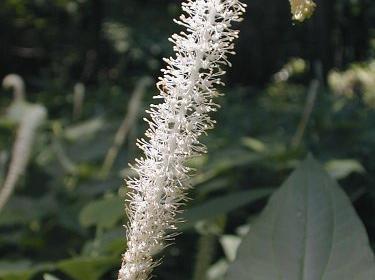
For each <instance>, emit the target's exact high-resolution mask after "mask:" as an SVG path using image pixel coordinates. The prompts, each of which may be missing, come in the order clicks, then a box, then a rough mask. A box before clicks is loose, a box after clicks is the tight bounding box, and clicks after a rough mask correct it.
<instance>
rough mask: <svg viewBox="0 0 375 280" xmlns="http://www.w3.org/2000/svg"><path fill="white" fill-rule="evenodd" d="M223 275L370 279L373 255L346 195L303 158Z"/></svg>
mask: <svg viewBox="0 0 375 280" xmlns="http://www.w3.org/2000/svg"><path fill="white" fill-rule="evenodd" d="M227 279H228V280H234V279H235V280H245V279H246V280H270V279H288V280H302V279H303V280H313V279H323V280H354V279H355V280H373V279H375V263H374V255H373V253H372V252H371V249H370V246H369V240H368V238H367V235H366V231H365V229H364V227H363V224H362V222H361V221H360V219H359V218H358V216H357V214H356V213H355V211H354V209H353V207H352V206H351V203H350V201H349V199H348V197H347V196H346V195H345V193H344V192H343V191H342V190H341V189H340V187H339V186H338V185H337V184H336V182H334V181H333V180H332V179H331V178H330V177H329V176H328V175H327V173H326V172H325V171H324V170H323V169H322V167H321V166H320V165H319V164H318V163H317V162H316V161H315V160H314V159H312V158H308V159H307V160H306V161H305V162H303V163H302V164H301V165H300V167H299V168H298V169H297V170H296V171H295V172H294V173H293V174H292V175H291V177H290V178H289V179H288V180H287V181H286V182H285V183H284V184H283V185H282V187H281V188H280V189H279V190H278V191H277V192H276V193H275V194H274V195H273V196H272V197H271V199H270V201H269V203H268V205H267V207H266V209H265V210H264V211H263V213H262V214H261V216H260V217H259V219H258V220H257V221H256V222H255V223H254V224H253V225H252V227H251V229H250V232H249V234H248V235H247V236H246V237H245V239H244V240H243V242H242V244H241V245H240V248H239V252H238V256H237V260H236V261H235V262H234V263H233V265H231V267H230V269H229V273H228V277H227Z"/></svg>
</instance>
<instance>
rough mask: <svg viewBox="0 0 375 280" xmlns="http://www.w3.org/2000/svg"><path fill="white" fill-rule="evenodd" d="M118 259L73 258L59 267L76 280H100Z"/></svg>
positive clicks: (61, 263)
mask: <svg viewBox="0 0 375 280" xmlns="http://www.w3.org/2000/svg"><path fill="white" fill-rule="evenodd" d="M116 261H118V260H117V258H108V257H97V258H83V257H78V258H73V259H69V260H64V261H61V262H59V263H58V264H57V267H58V268H59V269H60V270H61V271H62V272H64V273H66V274H67V275H69V276H70V277H72V278H73V279H75V280H88V279H90V280H98V279H100V277H101V276H102V275H103V274H104V273H105V272H106V271H107V270H109V269H110V268H111V267H112V266H113V264H115V263H116Z"/></svg>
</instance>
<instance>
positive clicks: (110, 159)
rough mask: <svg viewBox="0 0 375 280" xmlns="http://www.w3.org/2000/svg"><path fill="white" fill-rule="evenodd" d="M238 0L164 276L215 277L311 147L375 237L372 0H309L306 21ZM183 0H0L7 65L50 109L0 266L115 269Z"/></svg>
mask: <svg viewBox="0 0 375 280" xmlns="http://www.w3.org/2000/svg"><path fill="white" fill-rule="evenodd" d="M247 2H248V3H247V4H248V13H247V16H246V20H245V21H244V22H243V23H241V37H240V39H239V41H238V44H237V55H236V56H235V57H233V59H232V61H233V67H232V69H230V71H229V73H228V76H227V77H226V78H225V79H226V82H227V84H228V86H227V87H226V88H224V89H222V92H223V93H225V96H224V97H223V98H221V99H220V100H218V102H219V103H220V105H222V109H221V110H220V112H219V113H217V114H215V118H216V119H217V120H218V125H217V127H216V129H215V130H214V131H212V132H210V133H209V135H208V136H207V137H205V138H204V139H203V141H204V142H205V143H206V144H207V146H208V148H209V154H208V155H205V156H202V157H201V158H199V159H194V160H192V161H191V162H190V163H189V164H191V166H193V167H195V168H196V169H197V171H196V173H197V174H196V176H195V177H194V178H193V179H192V184H193V185H194V186H195V189H194V190H193V191H192V193H191V197H192V198H194V200H192V201H191V202H189V205H187V208H188V210H187V211H186V212H185V213H184V214H183V218H184V219H185V220H186V223H184V224H181V226H180V228H181V231H182V232H183V234H182V235H180V236H178V237H177V238H176V241H175V243H174V244H173V245H172V246H169V247H168V248H167V249H166V250H165V251H164V253H163V255H164V262H163V264H162V265H161V266H160V267H158V268H157V270H156V271H155V274H156V275H157V276H158V277H159V278H158V279H176V278H178V279H222V277H223V274H224V273H225V271H226V267H227V263H228V262H229V261H231V260H233V255H234V254H235V250H236V248H237V245H238V243H239V241H240V240H241V236H242V235H243V233H244V232H246V231H247V229H248V224H249V222H251V221H252V219H253V218H254V217H256V215H257V214H258V213H259V211H261V210H262V209H263V206H264V204H265V202H266V198H267V197H268V196H269V195H270V194H271V193H272V191H273V190H274V189H275V188H276V187H278V186H279V185H280V183H281V182H282V181H283V180H284V179H285V178H286V177H287V175H288V174H290V172H291V170H292V169H293V168H294V167H295V166H296V164H297V163H298V161H299V160H301V159H302V158H304V157H305V155H306V154H307V153H308V152H309V151H310V152H312V153H313V154H314V155H315V156H316V157H317V158H318V159H319V160H320V161H321V162H322V163H324V164H325V166H326V169H327V170H328V171H329V172H330V173H331V175H332V176H334V177H335V178H336V179H338V180H339V182H340V184H341V185H342V186H343V188H344V190H345V191H346V192H347V193H348V195H349V196H350V198H351V200H352V202H353V204H354V207H355V208H356V210H357V211H358V213H359V215H360V217H361V219H362V220H363V222H364V224H365V227H366V229H367V231H368V234H369V237H370V241H371V244H372V246H373V248H374V247H375V222H374V219H373V217H374V216H375V206H374V205H375V163H374V160H373V159H374V158H375V111H374V108H375V2H374V1H372V0H324V1H323V0H317V1H316V3H317V10H316V13H315V15H314V16H313V17H312V18H311V19H310V20H308V21H307V22H305V23H302V24H301V23H295V22H293V21H292V20H291V16H290V10H289V3H288V1H287V0H284V1H276V0H253V1H247ZM179 13H180V10H179V3H178V2H177V1H171V0H170V1H168V0H159V1H146V0H106V1H104V0H55V1H47V0H2V1H1V2H0V19H1V24H0V40H1V41H0V65H1V67H0V78H3V77H5V76H6V74H9V73H17V74H19V75H21V76H22V77H23V78H24V79H25V82H26V87H27V99H28V101H29V102H31V103H35V104H39V105H42V106H44V107H45V108H46V109H47V111H48V120H46V121H45V122H44V124H43V125H42V127H41V128H40V129H39V130H38V132H37V134H36V136H35V141H34V143H33V145H32V153H31V159H30V161H29V164H28V166H27V168H26V170H25V172H24V175H23V176H22V178H21V179H20V180H19V181H18V183H17V186H16V191H15V193H14V194H13V196H12V197H11V199H10V200H9V202H8V204H7V205H6V207H5V208H4V209H3V210H2V211H1V213H0V256H1V261H0V279H4V280H27V279H44V280H54V279H60V280H65V279H75V280H87V279H90V280H96V279H115V277H116V273H117V270H118V267H119V265H120V254H121V253H122V252H123V251H124V250H125V248H126V244H125V241H124V229H123V227H122V224H124V223H126V220H125V217H124V213H123V202H122V201H123V200H124V195H126V189H125V188H124V182H123V178H124V177H126V176H128V175H131V171H130V170H129V168H128V167H127V166H128V163H131V162H132V160H133V159H134V157H135V156H137V155H138V153H139V152H138V150H137V148H136V145H135V139H136V138H137V137H139V136H141V135H142V134H143V132H144V130H145V127H146V126H145V124H144V122H143V121H142V118H143V117H144V116H145V113H144V110H145V109H146V108H147V107H148V105H149V104H150V103H151V102H152V95H153V94H154V93H155V90H156V89H155V87H153V86H150V83H148V82H147V83H145V80H147V77H149V78H150V77H151V78H152V79H153V80H156V77H157V76H158V75H160V70H159V69H160V68H161V67H162V66H163V64H162V57H164V56H169V55H171V54H172V48H171V45H170V43H169V42H168V40H167V38H168V36H169V35H170V34H171V33H172V32H176V31H178V30H179V29H178V27H177V26H176V25H174V24H172V19H173V18H175V17H177V16H178V15H179ZM137 98H138V99H139V100H141V101H142V102H136V101H134V100H136V99H137ZM131 100H133V102H134V103H131V104H130V106H129V103H130V102H131ZM11 102H12V96H11V94H9V91H6V90H2V92H1V94H0V114H1V119H0V120H1V121H0V182H2V181H3V180H4V177H5V174H6V173H7V169H8V166H9V162H10V158H11V156H12V145H13V143H14V141H15V139H16V137H17V133H16V132H17V127H18V126H17V121H16V119H14V118H9V117H7V112H8V108H9V106H10V104H11ZM119 129H120V130H119ZM118 130H119V131H118ZM116 133H117V137H116V139H117V140H116V141H115V144H113V141H114V139H115V135H116ZM111 147H112V149H111ZM108 151H111V152H108ZM207 270H208V274H207V275H208V276H204V274H203V271H207Z"/></svg>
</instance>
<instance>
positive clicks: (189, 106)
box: [118, 0, 246, 280]
mask: <svg viewBox="0 0 375 280" xmlns="http://www.w3.org/2000/svg"><path fill="white" fill-rule="evenodd" d="M245 7H246V5H245V4H243V3H241V2H239V1H238V0H195V1H193V0H187V1H185V2H184V3H182V9H183V11H184V14H183V15H182V16H181V17H180V18H179V20H176V23H178V24H180V25H182V26H184V27H186V30H187V31H186V32H181V33H180V34H174V35H172V37H171V38H170V41H171V42H173V43H174V48H173V49H174V51H175V57H173V58H172V57H171V58H167V59H165V62H166V63H167V67H166V69H163V70H162V73H163V74H164V76H163V77H162V78H160V81H159V83H158V84H157V86H158V89H159V91H160V93H159V95H157V96H155V98H158V99H162V101H163V102H162V103H160V104H156V105H151V108H150V110H149V111H148V113H149V114H150V120H146V121H147V122H148V123H149V129H148V130H147V131H146V134H145V135H146V137H147V138H148V140H145V139H140V140H138V146H139V147H140V148H141V149H142V150H143V152H144V157H141V158H139V159H137V160H136V165H135V166H134V167H133V169H134V170H135V171H136V172H137V173H138V175H139V177H138V178H132V179H128V180H127V186H128V188H129V189H130V196H129V205H128V208H127V210H128V217H129V224H128V227H127V247H128V248H127V251H126V252H125V254H124V255H123V262H122V267H121V269H120V272H119V276H118V279H119V280H146V279H149V278H150V274H151V272H152V269H153V268H154V267H155V265H157V262H155V260H154V258H153V256H154V255H155V254H156V253H158V252H159V251H160V250H161V249H162V248H163V247H164V246H165V242H166V240H168V239H171V238H172V237H173V236H172V235H171V234H169V233H168V232H170V231H171V230H174V229H175V223H176V214H177V213H178V212H179V207H180V205H181V204H182V203H183V202H184V201H185V200H186V191H187V189H189V187H190V186H189V183H188V181H189V180H188V179H189V171H190V169H189V168H188V167H186V165H185V162H186V160H187V159H189V158H191V157H193V156H196V155H199V154H201V153H205V152H206V148H205V146H204V145H203V144H201V143H200V142H199V140H198V138H199V136H200V135H202V134H204V133H205V132H206V130H208V129H211V128H213V126H214V124H215V121H214V120H212V119H211V117H210V116H209V113H210V112H213V111H216V109H217V108H218V105H216V104H215V103H214V101H213V99H214V97H216V96H218V95H219V94H218V92H217V91H216V89H215V86H217V85H220V84H223V83H222V81H221V78H220V77H221V76H222V75H223V74H225V71H224V70H222V66H225V65H228V66H230V63H229V61H228V55H229V54H234V51H233V49H234V44H233V41H234V39H235V38H237V37H238V33H239V32H238V31H237V30H233V29H232V24H233V23H234V22H239V21H241V20H242V15H243V13H244V12H245Z"/></svg>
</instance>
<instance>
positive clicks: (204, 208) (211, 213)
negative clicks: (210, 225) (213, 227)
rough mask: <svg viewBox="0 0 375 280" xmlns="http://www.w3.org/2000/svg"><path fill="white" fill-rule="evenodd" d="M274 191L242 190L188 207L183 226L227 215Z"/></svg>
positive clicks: (186, 226)
mask: <svg viewBox="0 0 375 280" xmlns="http://www.w3.org/2000/svg"><path fill="white" fill-rule="evenodd" d="M271 193H272V189H258V190H249V191H241V192H236V193H233V194H227V195H223V196H221V197H218V198H214V199H211V200H209V201H208V202H205V203H203V204H201V205H198V206H195V207H193V208H190V209H188V210H187V211H186V212H185V213H184V214H183V217H182V219H183V220H186V221H187V223H186V224H184V225H183V226H182V227H183V228H188V227H190V226H192V225H194V224H195V223H196V222H198V221H201V220H210V219H213V218H215V217H217V216H220V215H225V214H227V213H229V212H230V211H233V210H236V209H237V208H239V207H243V206H245V205H247V204H250V203H252V202H255V201H257V200H259V199H262V198H265V197H266V196H267V195H269V194H271Z"/></svg>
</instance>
